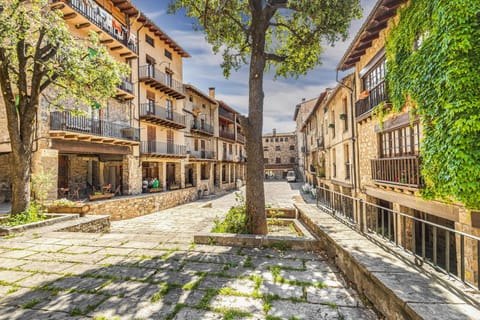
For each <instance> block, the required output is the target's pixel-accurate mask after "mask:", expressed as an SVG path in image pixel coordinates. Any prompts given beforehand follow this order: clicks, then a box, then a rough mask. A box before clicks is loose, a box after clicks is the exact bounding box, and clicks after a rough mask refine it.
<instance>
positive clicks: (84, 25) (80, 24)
mask: <svg viewBox="0 0 480 320" xmlns="http://www.w3.org/2000/svg"><path fill="white" fill-rule="evenodd" d="M90 26H91V23H90V22H84V23H79V24H76V25H75V28H77V29H84V28H88V27H90Z"/></svg>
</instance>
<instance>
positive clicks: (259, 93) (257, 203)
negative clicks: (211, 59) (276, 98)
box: [245, 12, 268, 234]
mask: <svg viewBox="0 0 480 320" xmlns="http://www.w3.org/2000/svg"><path fill="white" fill-rule="evenodd" d="M252 17H253V18H252V26H251V29H252V43H253V47H252V54H251V61H250V77H249V106H248V121H246V122H247V127H246V128H245V129H246V130H245V136H246V137H245V139H246V140H245V141H246V143H245V144H246V146H245V147H246V151H247V182H246V206H247V214H248V230H249V232H250V233H253V234H267V232H268V230H267V217H266V215H265V190H264V186H263V178H264V164H263V145H262V128H263V97H264V94H263V72H264V70H265V56H264V49H265V31H266V28H265V27H264V23H263V21H262V19H261V18H262V17H261V12H260V13H259V12H257V13H255V12H254V13H253V14H252Z"/></svg>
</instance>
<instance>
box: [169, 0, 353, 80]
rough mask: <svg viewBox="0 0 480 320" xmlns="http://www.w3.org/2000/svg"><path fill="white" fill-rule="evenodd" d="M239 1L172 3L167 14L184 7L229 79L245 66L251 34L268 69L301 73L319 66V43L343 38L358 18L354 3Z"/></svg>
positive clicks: (181, 0)
mask: <svg viewBox="0 0 480 320" xmlns="http://www.w3.org/2000/svg"><path fill="white" fill-rule="evenodd" d="M255 2H256V5H249V1H241V0H230V1H223V0H202V1H199V0H176V1H172V3H171V5H170V12H175V11H177V10H179V9H182V8H185V9H186V15H187V16H189V17H192V18H194V19H195V21H196V22H195V25H194V28H195V29H196V30H202V31H204V32H205V35H206V39H207V41H208V42H209V43H211V44H212V46H213V51H214V52H215V53H219V52H221V53H222V56H223V63H222V67H223V70H224V74H225V76H226V77H228V76H229V75H230V74H231V71H232V70H237V69H239V68H240V67H241V65H243V64H247V63H248V62H249V56H250V54H251V53H252V48H253V47H255V46H256V45H257V44H254V43H252V38H253V36H252V35H253V34H254V33H256V32H264V33H265V40H266V43H265V53H266V58H267V61H268V64H267V69H268V68H269V67H273V68H274V69H275V74H276V75H277V76H284V77H289V76H298V75H303V74H306V73H307V71H308V70H310V69H313V68H314V67H315V66H317V65H318V64H320V56H321V53H322V52H323V48H322V43H327V44H329V45H333V44H334V43H335V42H336V41H338V40H345V39H346V38H347V36H348V28H349V25H350V21H351V20H352V19H355V18H359V17H360V16H361V7H360V5H359V1H358V0H344V1H328V2H326V1H303V0H289V1H285V2H286V4H285V3H280V2H281V1H277V3H278V4H276V5H266V4H265V2H264V1H255ZM259 16H261V17H262V19H264V22H265V23H266V25H265V26H264V27H263V30H258V29H256V28H257V26H256V25H255V27H254V28H252V24H253V21H254V19H255V17H259Z"/></svg>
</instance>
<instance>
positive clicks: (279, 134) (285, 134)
mask: <svg viewBox="0 0 480 320" xmlns="http://www.w3.org/2000/svg"><path fill="white" fill-rule="evenodd" d="M279 136H296V134H295V132H276V133H275V134H273V133H266V134H264V135H262V137H263V138H266V137H279Z"/></svg>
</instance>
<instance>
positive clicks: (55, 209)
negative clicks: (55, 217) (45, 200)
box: [47, 204, 90, 217]
mask: <svg viewBox="0 0 480 320" xmlns="http://www.w3.org/2000/svg"><path fill="white" fill-rule="evenodd" d="M47 210H48V212H50V213H76V214H80V217H83V216H85V214H87V212H88V211H89V210H90V206H89V205H88V204H85V205H82V206H72V207H67V206H48V207H47Z"/></svg>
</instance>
